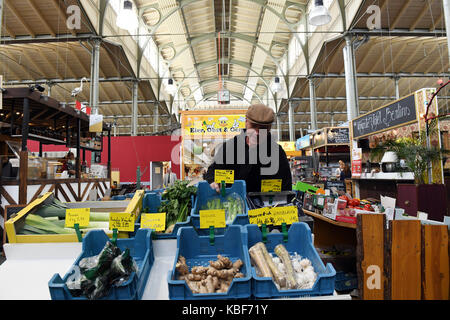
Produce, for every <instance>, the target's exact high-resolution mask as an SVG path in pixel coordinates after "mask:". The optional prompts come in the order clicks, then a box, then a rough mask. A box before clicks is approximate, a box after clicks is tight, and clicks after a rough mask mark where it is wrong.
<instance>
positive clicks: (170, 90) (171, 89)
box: [167, 79, 177, 96]
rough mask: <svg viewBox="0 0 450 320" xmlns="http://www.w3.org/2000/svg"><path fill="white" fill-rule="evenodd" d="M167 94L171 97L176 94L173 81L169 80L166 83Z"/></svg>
mask: <svg viewBox="0 0 450 320" xmlns="http://www.w3.org/2000/svg"><path fill="white" fill-rule="evenodd" d="M167 92H168V93H169V94H170V95H171V96H174V95H175V93H176V92H177V86H176V85H175V84H174V83H173V79H169V81H167Z"/></svg>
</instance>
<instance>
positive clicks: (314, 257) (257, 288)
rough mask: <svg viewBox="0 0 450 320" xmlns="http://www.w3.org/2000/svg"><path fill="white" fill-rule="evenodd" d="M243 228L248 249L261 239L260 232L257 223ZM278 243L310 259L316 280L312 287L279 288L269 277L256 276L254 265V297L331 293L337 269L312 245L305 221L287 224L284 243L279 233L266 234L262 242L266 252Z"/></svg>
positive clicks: (290, 251)
mask: <svg viewBox="0 0 450 320" xmlns="http://www.w3.org/2000/svg"><path fill="white" fill-rule="evenodd" d="M246 229H247V232H248V245H247V247H248V248H251V247H252V246H253V245H255V244H256V243H257V242H261V241H262V240H263V238H262V232H261V230H260V229H259V227H258V226H257V225H254V224H249V225H247V226H246ZM280 243H282V244H283V245H284V246H285V247H286V250H287V251H288V252H289V254H293V253H294V252H297V253H298V254H299V255H301V256H302V257H303V258H308V259H309V260H310V261H311V263H312V266H313V267H314V271H315V272H316V273H317V279H316V282H315V283H314V286H313V287H312V288H311V289H292V290H278V288H277V287H276V285H275V283H274V282H273V280H272V278H267V277H259V276H257V275H256V270H255V268H253V267H252V294H253V296H254V297H255V298H275V297H302V296H321V295H332V294H333V293H334V289H335V278H336V271H335V270H334V268H333V266H332V265H331V264H330V263H328V264H327V265H326V267H325V265H324V264H323V262H322V260H321V259H320V257H319V254H318V253H317V251H316V249H315V248H314V246H313V244H312V238H311V229H310V228H309V226H308V225H307V224H306V223H304V222H296V223H293V224H292V225H291V226H290V228H289V230H288V242H283V234H282V233H268V234H267V242H266V243H265V245H266V247H267V251H268V252H269V253H274V249H275V247H276V246H277V245H278V244H280Z"/></svg>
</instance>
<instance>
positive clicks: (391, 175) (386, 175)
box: [352, 172, 414, 180]
mask: <svg viewBox="0 0 450 320" xmlns="http://www.w3.org/2000/svg"><path fill="white" fill-rule="evenodd" d="M352 179H353V180H414V173H412V172H403V173H400V172H375V173H373V174H372V173H362V174H361V177H352Z"/></svg>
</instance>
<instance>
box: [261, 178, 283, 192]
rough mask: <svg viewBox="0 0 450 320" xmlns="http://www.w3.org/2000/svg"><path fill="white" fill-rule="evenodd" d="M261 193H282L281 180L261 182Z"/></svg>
mask: <svg viewBox="0 0 450 320" xmlns="http://www.w3.org/2000/svg"><path fill="white" fill-rule="evenodd" d="M261 192H281V179H270V180H261Z"/></svg>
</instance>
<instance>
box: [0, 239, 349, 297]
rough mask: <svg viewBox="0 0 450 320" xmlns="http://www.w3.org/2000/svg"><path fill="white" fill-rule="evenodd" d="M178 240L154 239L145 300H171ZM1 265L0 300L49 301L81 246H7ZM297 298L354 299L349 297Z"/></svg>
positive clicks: (70, 244)
mask: <svg viewBox="0 0 450 320" xmlns="http://www.w3.org/2000/svg"><path fill="white" fill-rule="evenodd" d="M176 248H177V241H176V240H175V239H173V240H154V241H153V251H154V254H155V262H154V264H153V267H152V269H151V271H150V275H149V278H148V281H147V285H146V288H145V291H144V294H143V296H142V300H168V299H169V292H168V287H167V275H168V273H169V271H170V270H171V269H172V267H173V262H174V259H175V252H176ZM4 250H5V254H6V261H5V262H4V263H3V264H2V265H0V283H1V285H0V300H49V299H51V298H50V292H49V289H48V281H49V280H50V279H51V277H52V276H53V275H54V274H55V273H59V274H60V275H61V277H63V276H64V275H65V274H66V273H67V272H68V271H69V269H70V267H71V266H72V264H73V262H74V261H75V259H76V258H77V257H78V255H79V254H80V253H81V243H33V244H5V245H4ZM294 299H318V300H324V299H325V300H330V299H331V300H351V297H350V295H337V293H336V292H335V293H334V295H333V296H324V297H308V298H294Z"/></svg>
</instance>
